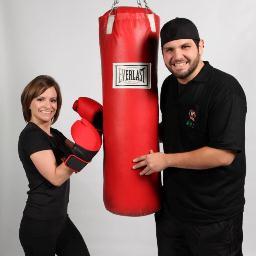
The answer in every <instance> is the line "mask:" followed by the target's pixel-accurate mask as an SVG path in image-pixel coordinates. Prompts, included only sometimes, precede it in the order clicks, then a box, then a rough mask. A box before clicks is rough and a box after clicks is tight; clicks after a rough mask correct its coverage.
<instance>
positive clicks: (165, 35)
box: [160, 18, 200, 47]
mask: <svg viewBox="0 0 256 256" xmlns="http://www.w3.org/2000/svg"><path fill="white" fill-rule="evenodd" d="M160 37H161V46H162V47H163V45H164V44H165V43H167V42H169V41H173V40H178V39H193V40H200V37H199V33H198V30H197V27H196V25H195V24H194V23H193V22H192V21H191V20H189V19H186V18H175V19H173V20H170V21H168V22H167V23H165V24H164V25H163V27H162V29H161V31H160Z"/></svg>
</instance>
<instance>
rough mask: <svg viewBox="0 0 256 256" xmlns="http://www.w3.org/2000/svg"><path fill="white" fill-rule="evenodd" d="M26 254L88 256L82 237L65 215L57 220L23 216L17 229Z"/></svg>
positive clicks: (29, 255)
mask: <svg viewBox="0 0 256 256" xmlns="http://www.w3.org/2000/svg"><path fill="white" fill-rule="evenodd" d="M19 236H20V242H21V245H22V247H23V249H24V252H25V255H26V256H54V255H55V254H57V255H58V256H89V255H90V254H89V251H88V249H87V247H86V244H85V242H84V239H83V237H82V236H81V234H80V233H79V231H78V230H77V228H76V226H75V225H74V224H73V222H72V221H71V220H70V218H69V217H68V216H67V217H65V218H61V219H57V220H47V221H44V220H35V219H32V218H28V217H23V218H22V220H21V223H20V230H19Z"/></svg>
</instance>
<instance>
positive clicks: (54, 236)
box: [18, 75, 89, 256]
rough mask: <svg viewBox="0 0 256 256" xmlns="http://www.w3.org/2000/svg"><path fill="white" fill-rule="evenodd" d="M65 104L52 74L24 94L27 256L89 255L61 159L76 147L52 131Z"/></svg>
mask: <svg viewBox="0 0 256 256" xmlns="http://www.w3.org/2000/svg"><path fill="white" fill-rule="evenodd" d="M61 103H62V98H61V92H60V88H59V85H58V84H57V82H56V81H55V80H54V79H53V78H52V77H50V76H45V75H41V76H38V77H36V78H35V79H33V80H32V81H31V82H30V83H29V84H28V85H27V86H26V87H25V89H24V90H23V92H22V95H21V104H22V110H23V116H24V119H25V121H26V122H27V125H26V127H25V128H24V129H23V131H22V132H21V134H20V137H19V143H18V151H19V157H20V160H21V162H22V164H23V167H24V169H25V172H26V176H27V178H28V182H29V191H28V200H27V202H26V206H25V209H24V212H23V217H22V220H21V224H20V230H19V237H20V242H21V245H22V247H23V249H24V252H25V255H26V256H32V255H33V256H41V255H42V256H54V255H55V254H57V255H60V256H61V255H65V256H66V255H67V256H68V255H72V256H88V255H89V252H88V249H87V247H86V244H85V242H84V240H83V237H82V236H81V234H80V233H79V231H78V230H77V228H76V226H75V225H74V224H73V223H72V221H71V220H70V218H69V216H68V214H67V207H68V201H69V178H70V176H71V175H72V174H73V170H72V169H70V168H69V167H67V165H66V164H65V163H64V162H62V160H63V158H65V156H66V155H67V154H68V153H69V152H70V148H71V147H72V146H73V145H74V143H72V142H71V141H69V140H67V139H66V138H65V136H64V135H63V134H62V133H61V132H59V131H58V130H57V129H54V128H52V127H51V125H52V124H53V123H55V122H56V120H57V119H58V116H59V112H60V108H61Z"/></svg>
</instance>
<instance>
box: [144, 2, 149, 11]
mask: <svg viewBox="0 0 256 256" xmlns="http://www.w3.org/2000/svg"><path fill="white" fill-rule="evenodd" d="M144 4H145V8H147V9H149V7H148V2H147V1H146V0H144Z"/></svg>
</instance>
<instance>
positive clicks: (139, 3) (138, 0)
mask: <svg viewBox="0 0 256 256" xmlns="http://www.w3.org/2000/svg"><path fill="white" fill-rule="evenodd" d="M137 4H138V6H139V7H141V8H142V4H141V1H140V0H137Z"/></svg>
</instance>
